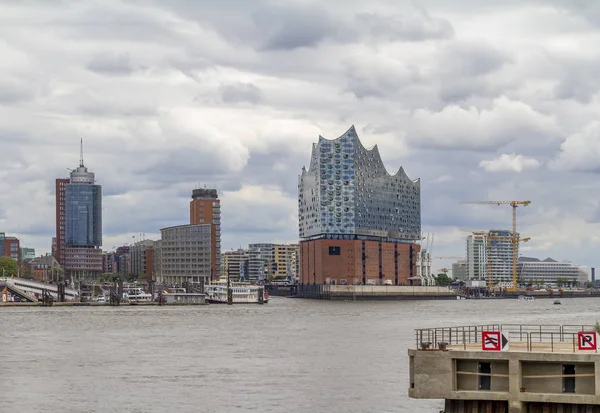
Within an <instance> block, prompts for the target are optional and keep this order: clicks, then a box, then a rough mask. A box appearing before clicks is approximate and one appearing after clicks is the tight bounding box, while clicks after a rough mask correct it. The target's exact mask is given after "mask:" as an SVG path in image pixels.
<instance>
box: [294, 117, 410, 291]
mask: <svg viewBox="0 0 600 413" xmlns="http://www.w3.org/2000/svg"><path fill="white" fill-rule="evenodd" d="M298 210H299V211H298V212H299V233H300V239H301V241H300V256H301V265H300V268H301V269H300V283H301V284H325V283H332V284H333V283H341V284H345V283H347V284H380V283H392V284H394V285H402V284H404V285H408V284H412V285H414V284H419V283H420V277H417V275H416V268H415V263H416V256H417V253H418V252H419V251H420V246H419V245H417V244H416V241H418V240H420V239H421V200H420V181H419V180H418V179H417V180H411V179H410V178H409V177H408V176H407V175H406V173H405V172H404V170H403V169H402V168H400V169H399V170H398V171H397V172H396V173H395V174H393V175H390V174H389V173H388V172H387V170H386V169H385V166H384V165H383V162H382V160H381V156H380V154H379V150H378V148H377V146H375V147H373V148H372V149H369V150H368V149H366V148H365V147H364V146H363V145H362V143H361V142H360V140H359V138H358V135H357V133H356V130H355V128H354V126H352V127H351V128H350V129H349V130H348V131H347V132H346V133H344V134H343V135H342V136H340V137H339V138H337V139H334V140H328V139H325V138H323V137H322V136H319V141H318V143H316V144H313V147H312V155H311V160H310V166H309V169H308V170H306V168H304V167H303V168H302V173H301V175H300V176H299V182H298Z"/></svg>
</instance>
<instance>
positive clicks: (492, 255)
mask: <svg viewBox="0 0 600 413" xmlns="http://www.w3.org/2000/svg"><path fill="white" fill-rule="evenodd" d="M519 235H520V234H519V233H517V235H516V236H517V239H518V238H519ZM487 242H488V258H487V259H488V269H489V271H491V273H492V282H493V283H494V284H499V285H502V286H504V287H509V286H512V281H513V251H514V250H515V246H516V249H517V251H516V254H517V256H518V255H519V243H518V242H517V243H516V244H513V239H512V231H508V230H490V232H489V233H488V240H487Z"/></svg>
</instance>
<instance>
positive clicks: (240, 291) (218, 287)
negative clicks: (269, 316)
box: [204, 276, 269, 304]
mask: <svg viewBox="0 0 600 413" xmlns="http://www.w3.org/2000/svg"><path fill="white" fill-rule="evenodd" d="M223 278H225V279H223ZM226 279H227V277H223V276H221V277H219V280H218V281H217V283H216V284H209V285H205V286H204V293H205V294H206V301H208V302H210V303H227V281H226ZM229 288H231V291H232V294H233V304H258V294H259V290H262V291H263V294H264V295H263V302H264V303H267V302H268V301H269V294H268V293H267V291H266V290H265V289H264V287H262V286H258V285H252V284H245V283H231V286H230V287H229Z"/></svg>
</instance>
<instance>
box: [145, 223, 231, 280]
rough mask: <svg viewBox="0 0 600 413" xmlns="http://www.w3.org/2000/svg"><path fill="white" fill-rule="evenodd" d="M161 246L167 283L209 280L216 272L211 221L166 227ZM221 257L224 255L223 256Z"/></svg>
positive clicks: (162, 278)
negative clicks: (213, 260)
mask: <svg viewBox="0 0 600 413" xmlns="http://www.w3.org/2000/svg"><path fill="white" fill-rule="evenodd" d="M160 233H161V246H160V250H161V252H160V256H161V258H160V259H161V263H160V279H158V280H157V281H158V282H160V283H163V284H167V285H173V284H178V285H181V284H182V283H183V282H192V283H199V282H201V281H204V282H205V283H208V281H209V280H210V278H211V274H212V271H213V270H212V250H211V241H212V238H211V224H209V223H206V224H198V225H192V224H190V225H179V226H174V227H169V228H163V229H161V230H160ZM219 258H220V257H219Z"/></svg>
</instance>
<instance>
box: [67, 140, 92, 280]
mask: <svg viewBox="0 0 600 413" xmlns="http://www.w3.org/2000/svg"><path fill="white" fill-rule="evenodd" d="M65 181H67V180H65ZM57 188H58V185H57ZM59 195H60V193H59V192H58V190H57V208H60V209H61V210H62V208H64V215H62V211H58V212H61V215H60V218H61V219H60V220H59V221H58V227H57V233H58V229H61V228H62V226H63V222H64V253H61V255H62V261H61V265H62V266H63V267H64V269H65V275H66V276H67V278H68V279H70V280H73V281H75V280H83V279H94V278H96V277H97V276H98V275H100V274H101V273H102V250H101V249H100V248H99V247H100V246H102V187H101V186H100V185H97V184H96V180H95V176H94V173H93V172H89V171H88V169H87V168H86V167H85V166H84V164H83V149H82V154H81V160H80V162H79V167H77V168H76V169H74V170H72V171H71V176H70V178H69V180H68V181H67V182H66V183H65V184H64V204H63V201H62V200H60V199H59ZM59 200H60V202H58V201H59ZM58 212H57V214H58ZM57 216H58V215H57ZM63 220H64V221H63Z"/></svg>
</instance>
